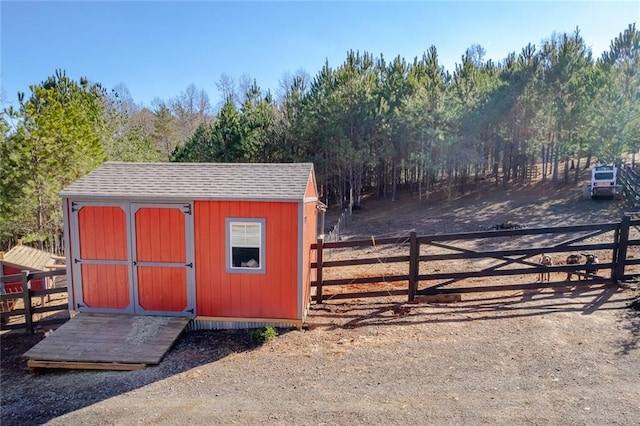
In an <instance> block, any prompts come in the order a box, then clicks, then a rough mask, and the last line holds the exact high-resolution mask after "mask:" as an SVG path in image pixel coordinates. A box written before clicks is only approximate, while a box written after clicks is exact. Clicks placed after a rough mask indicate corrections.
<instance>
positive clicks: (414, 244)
mask: <svg viewBox="0 0 640 426" xmlns="http://www.w3.org/2000/svg"><path fill="white" fill-rule="evenodd" d="M419 256H420V243H419V242H418V237H417V235H416V233H415V232H412V233H411V234H410V236H409V302H412V301H413V300H414V299H415V297H416V293H417V291H418V273H419V272H418V271H419V267H420V262H419V261H418V257H419Z"/></svg>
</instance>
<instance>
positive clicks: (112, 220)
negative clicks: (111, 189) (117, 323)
mask: <svg viewBox="0 0 640 426" xmlns="http://www.w3.org/2000/svg"><path fill="white" fill-rule="evenodd" d="M128 211H129V208H128V206H127V205H126V204H122V205H115V204H101V205H95V204H94V205H89V204H83V203H73V205H72V216H71V222H72V224H73V226H74V227H75V228H76V229H77V232H74V233H73V238H72V241H71V245H72V250H71V251H72V253H73V263H72V268H73V283H74V293H75V301H74V309H78V310H81V311H87V312H127V313H132V312H133V291H132V287H131V275H130V261H129V259H130V256H129V237H128V229H129V221H128Z"/></svg>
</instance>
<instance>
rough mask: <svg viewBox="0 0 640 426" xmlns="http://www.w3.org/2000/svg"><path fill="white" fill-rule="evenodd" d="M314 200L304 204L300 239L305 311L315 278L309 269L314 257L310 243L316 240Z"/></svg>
mask: <svg viewBox="0 0 640 426" xmlns="http://www.w3.org/2000/svg"><path fill="white" fill-rule="evenodd" d="M316 206H317V204H316V203H315V202H311V203H305V204H304V216H305V218H306V220H305V222H306V223H305V224H304V238H303V241H302V290H303V298H302V303H303V306H302V310H303V314H304V312H306V310H307V308H308V306H309V301H310V298H311V280H312V279H315V277H313V276H312V273H315V272H313V271H312V270H311V262H314V261H315V260H316V259H315V250H314V251H313V253H312V251H311V244H313V243H315V242H316V228H317V220H318V209H317V207H316Z"/></svg>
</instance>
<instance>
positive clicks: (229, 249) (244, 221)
mask: <svg viewBox="0 0 640 426" xmlns="http://www.w3.org/2000/svg"><path fill="white" fill-rule="evenodd" d="M248 224H251V225H255V224H258V225H260V244H259V245H258V246H233V245H232V244H231V241H232V235H231V234H232V232H231V229H232V225H248ZM265 231H266V219H256V218H229V217H228V218H226V219H225V233H226V236H225V251H226V256H225V257H226V270H227V273H238V274H264V273H266V267H265V266H266V265H265V259H266V256H265V251H266V232H265ZM234 247H250V248H254V247H256V248H258V250H259V252H258V254H259V257H260V259H257V260H258V263H259V266H258V267H241V266H233V262H232V260H233V248H234Z"/></svg>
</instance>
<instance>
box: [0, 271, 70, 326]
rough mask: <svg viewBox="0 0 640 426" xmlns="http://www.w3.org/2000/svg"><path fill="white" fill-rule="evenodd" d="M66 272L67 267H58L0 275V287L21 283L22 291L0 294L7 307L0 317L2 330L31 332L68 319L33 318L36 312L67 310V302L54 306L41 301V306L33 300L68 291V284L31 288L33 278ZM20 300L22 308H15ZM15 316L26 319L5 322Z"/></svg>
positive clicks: (54, 275) (64, 273) (62, 274)
mask: <svg viewBox="0 0 640 426" xmlns="http://www.w3.org/2000/svg"><path fill="white" fill-rule="evenodd" d="M66 274H67V271H66V270H65V269H57V270H53V271H46V272H29V271H22V273H20V274H15V275H4V276H0V287H4V284H5V283H13V282H20V283H21V287H20V288H21V291H20V292H18V293H8V294H2V295H0V303H2V306H3V307H5V309H3V310H2V312H1V313H0V317H1V318H2V326H1V328H2V330H21V329H23V330H26V331H27V332H29V333H33V332H34V330H35V329H36V327H38V326H39V327H47V326H51V325H56V324H61V323H63V322H65V321H67V318H55V319H40V320H37V321H34V319H33V316H34V315H35V314H43V313H47V312H58V311H67V310H68V309H69V305H68V304H67V303H66V302H65V303H64V304H58V305H53V306H44V303H41V306H34V304H33V300H34V299H36V298H40V300H41V301H42V300H44V298H45V297H48V296H50V295H52V294H57V293H66V292H67V287H66V286H65V287H60V288H45V289H42V290H32V289H31V280H36V279H43V278H45V279H46V278H53V277H56V276H64V275H66ZM18 300H22V303H23V306H22V308H18V309H15V306H16V302H17V301H18ZM7 308H8V309H7ZM15 316H21V317H23V318H24V321H22V322H18V323H15V324H5V322H8V321H7V320H8V319H9V317H15Z"/></svg>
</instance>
